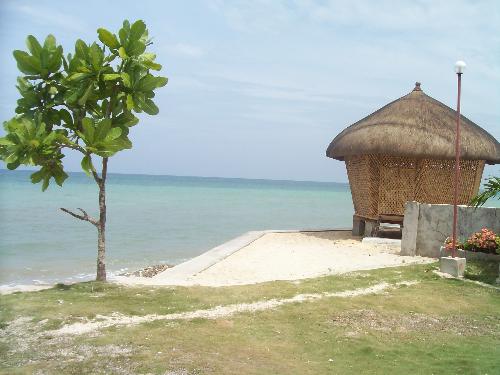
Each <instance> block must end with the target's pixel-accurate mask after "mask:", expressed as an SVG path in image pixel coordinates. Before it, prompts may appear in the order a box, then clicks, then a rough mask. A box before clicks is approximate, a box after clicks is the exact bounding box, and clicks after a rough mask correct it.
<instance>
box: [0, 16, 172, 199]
mask: <svg viewBox="0 0 500 375" xmlns="http://www.w3.org/2000/svg"><path fill="white" fill-rule="evenodd" d="M97 34H98V38H99V41H100V42H101V43H100V44H98V43H96V42H94V43H91V44H87V43H85V42H84V41H82V40H80V39H79V40H77V41H76V43H75V50H74V53H70V54H68V55H67V56H64V54H63V48H62V47H61V46H59V45H57V43H56V39H55V38H54V36H52V35H49V36H48V37H47V38H46V39H45V41H44V43H43V45H42V44H41V43H40V42H39V41H38V40H37V39H36V38H35V37H34V36H32V35H29V36H28V38H27V40H26V46H27V49H28V51H21V50H16V51H14V52H13V55H14V58H15V59H16V62H17V66H18V68H19V70H20V72H21V73H23V76H21V77H19V78H18V80H17V89H18V91H19V93H20V95H21V98H20V99H19V100H18V101H17V107H16V114H17V115H16V116H15V117H14V118H12V119H11V120H9V121H6V122H4V128H5V131H6V136H5V137H3V138H0V158H1V159H2V160H3V161H4V162H5V163H6V164H7V167H8V168H9V169H16V168H17V167H18V166H20V165H32V166H39V167H40V169H39V170H38V171H37V172H35V173H33V175H32V176H31V180H32V182H33V183H39V182H41V183H42V189H43V190H45V189H46V188H47V187H48V186H49V183H50V180H51V179H54V180H55V182H56V183H57V184H59V185H62V184H63V182H64V180H65V179H66V178H67V174H66V173H65V172H64V169H63V163H62V159H63V157H64V151H65V149H71V150H74V151H78V152H80V153H81V154H82V163H81V166H82V169H83V170H84V171H85V172H86V173H88V174H91V172H93V171H95V169H94V166H93V163H92V157H93V156H98V157H102V158H108V157H111V156H113V155H114V154H116V153H117V152H119V151H122V150H125V149H130V148H131V147H132V143H131V141H130V139H129V138H128V134H129V128H130V127H131V126H134V125H136V124H137V123H138V121H139V119H138V118H137V117H136V116H135V113H141V112H145V113H147V114H149V115H156V114H158V111H159V110H158V107H157V106H156V104H155V103H154V101H153V98H154V97H155V90H156V89H158V88H160V87H163V86H165V85H166V84H167V78H165V77H159V76H154V75H153V74H152V71H159V70H160V69H161V65H160V64H158V63H156V62H155V58H156V56H155V55H154V54H153V53H150V52H146V49H147V47H148V46H149V45H150V44H151V41H150V39H149V37H148V31H147V28H146V25H145V24H144V22H143V21H141V20H139V21H136V22H134V23H133V24H130V23H129V22H128V21H124V22H123V27H122V28H121V29H120V30H119V31H118V34H117V35H118V36H117V35H116V34H113V33H112V32H110V31H108V30H106V29H103V28H99V29H98V30H97Z"/></svg>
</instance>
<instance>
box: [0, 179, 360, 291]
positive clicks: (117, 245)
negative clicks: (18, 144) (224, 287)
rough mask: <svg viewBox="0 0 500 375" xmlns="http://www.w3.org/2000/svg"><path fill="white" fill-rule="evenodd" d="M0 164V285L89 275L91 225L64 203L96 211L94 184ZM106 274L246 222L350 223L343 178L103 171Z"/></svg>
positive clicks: (163, 257)
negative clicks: (51, 179)
mask: <svg viewBox="0 0 500 375" xmlns="http://www.w3.org/2000/svg"><path fill="white" fill-rule="evenodd" d="M31 173H32V172H29V171H6V170H0V284H1V285H7V284H8V285H14V284H36V283H54V282H74V281H79V280H89V279H92V278H94V277H95V258H96V253H97V250H96V246H97V234H96V229H95V227H94V226H92V225H91V224H89V223H87V222H82V221H80V220H77V219H74V218H72V217H70V216H69V215H67V214H65V213H63V212H61V211H60V210H59V207H66V208H70V209H76V208H77V207H82V208H83V209H85V210H86V211H87V212H88V213H89V214H91V215H94V216H97V187H96V185H95V183H94V182H93V180H92V179H90V178H88V177H87V176H86V175H85V174H83V173H70V178H69V179H68V180H67V181H66V183H65V184H64V187H63V188H59V187H58V186H56V185H55V184H54V186H51V187H49V189H48V190H47V191H45V192H42V191H41V186H40V185H33V184H32V183H31V182H30V179H29V175H30V174H31ZM107 208H108V218H107V232H106V241H107V249H106V260H107V262H106V263H107V269H108V272H109V274H111V275H113V274H116V273H119V272H123V271H134V270H137V269H140V268H142V267H145V266H148V265H152V264H158V263H169V264H178V263H180V262H182V261H184V260H187V259H189V258H192V257H194V256H196V255H199V254H201V253H202V252H204V251H206V250H209V249H210V248H212V247H214V246H217V245H219V244H221V243H223V242H225V241H228V240H230V239H231V238H233V237H235V236H238V235H240V234H242V233H244V232H246V231H249V230H261V229H303V228H307V229H312V228H338V227H350V226H351V225H352V214H353V206H352V201H351V194H350V191H349V186H348V185H347V184H339V183H321V182H295V181H270V180H247V179H226V178H203V177H175V176H147V175H125V174H110V175H109V178H108V184H107Z"/></svg>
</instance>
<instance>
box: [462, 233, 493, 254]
mask: <svg viewBox="0 0 500 375" xmlns="http://www.w3.org/2000/svg"><path fill="white" fill-rule="evenodd" d="M499 244H500V237H499V236H497V235H496V234H495V233H494V232H493V231H491V230H489V229H487V228H483V229H481V230H480V231H479V232H476V233H473V234H472V235H471V236H470V237H469V239H468V240H467V245H469V246H467V247H470V250H471V251H481V252H485V253H495V252H498V250H500V246H499ZM467 250H469V249H467Z"/></svg>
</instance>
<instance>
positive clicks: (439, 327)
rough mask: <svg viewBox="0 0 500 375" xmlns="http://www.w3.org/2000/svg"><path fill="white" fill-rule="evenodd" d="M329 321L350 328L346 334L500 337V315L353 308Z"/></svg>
mask: <svg viewBox="0 0 500 375" xmlns="http://www.w3.org/2000/svg"><path fill="white" fill-rule="evenodd" d="M330 323H331V324H332V325H333V326H336V327H342V328H346V329H348V331H347V332H346V336H359V335H362V334H364V333H366V332H367V331H369V330H374V331H382V332H389V333H405V332H422V333H426V332H446V333H451V334H454V335H460V336H482V335H491V334H493V335H498V336H500V317H499V316H496V317H495V316H488V317H481V320H479V319H470V318H469V319H467V318H464V317H462V316H459V315H455V316H448V317H440V316H434V315H426V314H421V313H416V312H408V313H406V314H388V313H382V312H378V311H375V310H364V309H361V310H351V311H349V312H346V313H341V314H338V315H334V316H333V317H332V318H331V319H330Z"/></svg>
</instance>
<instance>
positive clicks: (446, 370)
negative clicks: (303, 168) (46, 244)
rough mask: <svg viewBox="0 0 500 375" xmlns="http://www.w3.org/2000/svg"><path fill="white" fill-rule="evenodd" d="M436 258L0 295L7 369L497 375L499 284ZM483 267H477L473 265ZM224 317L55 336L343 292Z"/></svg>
mask: <svg viewBox="0 0 500 375" xmlns="http://www.w3.org/2000/svg"><path fill="white" fill-rule="evenodd" d="M434 268H436V265H435V264H433V265H421V266H408V267H400V268H388V269H383V270H374V271H365V272H356V273H352V274H348V275H342V276H331V277H323V278H316V279H310V280H305V281H302V282H300V283H294V282H271V283H264V284H259V285H253V286H237V287H227V288H205V287H195V288H182V287H175V288H151V287H147V288H143V287H141V288H128V287H121V286H117V285H113V284H99V283H95V282H91V283H81V284H76V285H72V286H60V287H57V288H54V289H49V290H44V291H40V292H32V293H17V294H13V295H8V296H2V297H0V298H1V299H0V328H1V330H0V372H2V371H3V373H6V374H7V373H8V374H24V373H30V374H31V373H43V374H45V373H49V374H81V373H106V374H108V373H111V374H115V373H116V374H171V375H174V374H175V375H181V374H182V375H187V374H238V373H239V374H407V373H412V374H415V373H418V374H457V373H467V374H495V373H498V368H499V363H500V362H499V358H500V345H498V344H499V342H500V291H499V290H498V289H493V288H486V287H483V286H480V285H477V284H474V283H467V282H463V281H458V280H454V279H441V278H439V277H438V276H436V275H435V274H434V273H432V272H431V271H432V269H434ZM474 273H475V274H476V273H477V272H476V271H474ZM401 281H418V283H416V284H414V285H410V286H403V285H400V286H394V287H393V288H390V289H387V290H386V291H385V292H383V293H380V294H370V295H360V296H355V297H347V298H340V297H328V298H321V299H316V300H314V301H307V302H303V303H290V304H285V305H282V306H280V307H277V308H275V309H269V310H265V311H258V312H242V313H238V314H234V315H231V316H224V317H219V318H217V319H193V320H155V321H151V322H146V323H142V324H136V325H130V326H127V325H121V326H112V327H109V328H104V329H100V330H95V331H92V332H90V333H85V334H81V335H64V336H60V335H55V334H53V331H54V330H57V329H58V328H60V327H62V326H63V325H65V324H70V323H74V322H82V321H83V322H85V321H86V320H85V319H90V320H93V321H98V320H99V319H101V318H100V317H99V315H105V316H110V315H111V314H112V313H116V312H118V313H121V314H123V315H125V316H146V315H150V314H160V315H164V314H171V313H178V312H187V311H193V310H198V309H210V308H213V307H215V306H218V305H229V304H235V303H249V302H255V301H263V300H269V299H272V298H276V299H281V298H290V297H293V296H295V295H297V294H303V293H322V292H340V291H344V290H352V289H356V288H365V287H368V286H372V285H375V284H378V283H381V282H387V283H389V284H396V283H397V282H401Z"/></svg>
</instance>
